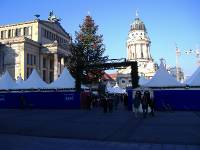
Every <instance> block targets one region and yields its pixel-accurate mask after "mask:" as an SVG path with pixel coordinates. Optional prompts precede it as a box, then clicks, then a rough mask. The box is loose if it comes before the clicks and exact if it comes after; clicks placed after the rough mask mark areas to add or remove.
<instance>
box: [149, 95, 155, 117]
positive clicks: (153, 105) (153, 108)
mask: <svg viewBox="0 0 200 150" xmlns="http://www.w3.org/2000/svg"><path fill="white" fill-rule="evenodd" d="M149 94H150V99H149V101H148V105H149V107H150V109H151V112H150V115H151V116H154V115H155V113H154V112H155V101H154V97H153V91H152V92H150V93H149Z"/></svg>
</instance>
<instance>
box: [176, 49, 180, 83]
mask: <svg viewBox="0 0 200 150" xmlns="http://www.w3.org/2000/svg"><path fill="white" fill-rule="evenodd" d="M180 55H181V51H180V50H179V48H178V47H177V45H176V79H177V81H179V79H180V78H179V77H180V74H179V56H180Z"/></svg>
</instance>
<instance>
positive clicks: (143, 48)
mask: <svg viewBox="0 0 200 150" xmlns="http://www.w3.org/2000/svg"><path fill="white" fill-rule="evenodd" d="M150 45H151V40H150V38H149V36H148V33H147V29H146V27H145V24H144V23H143V21H142V20H141V19H140V18H139V16H138V14H137V13H136V18H135V20H134V22H133V23H132V24H131V27H130V31H129V33H128V39H127V41H126V48H127V59H128V60H129V61H137V63H138V75H139V76H145V77H146V78H147V79H150V78H151V77H153V75H154V74H155V72H156V70H157V68H158V65H157V64H156V63H154V61H153V58H152V57H151V52H150ZM130 73H131V68H130V67H128V68H126V69H121V70H118V83H119V85H120V86H121V87H123V88H125V87H126V86H130V85H131V78H130Z"/></svg>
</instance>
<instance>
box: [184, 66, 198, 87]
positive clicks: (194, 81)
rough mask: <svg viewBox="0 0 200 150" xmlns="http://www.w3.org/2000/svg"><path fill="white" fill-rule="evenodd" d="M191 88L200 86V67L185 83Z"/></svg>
mask: <svg viewBox="0 0 200 150" xmlns="http://www.w3.org/2000/svg"><path fill="white" fill-rule="evenodd" d="M185 83H186V84H187V85H189V86H200V67H198V68H197V70H196V71H195V72H194V73H193V74H192V76H191V77H190V78H189V79H188V80H186V82H185Z"/></svg>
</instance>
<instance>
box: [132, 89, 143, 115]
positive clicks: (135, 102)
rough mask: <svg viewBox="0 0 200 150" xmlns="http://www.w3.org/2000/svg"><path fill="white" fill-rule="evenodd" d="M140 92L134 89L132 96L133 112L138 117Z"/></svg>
mask: <svg viewBox="0 0 200 150" xmlns="http://www.w3.org/2000/svg"><path fill="white" fill-rule="evenodd" d="M141 96H142V94H141V92H140V91H136V93H135V97H134V98H133V107H134V112H135V117H136V118H137V117H138V112H139V107H140V102H141V100H142V97H141Z"/></svg>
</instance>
